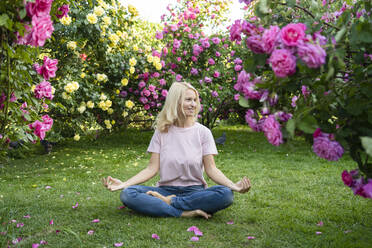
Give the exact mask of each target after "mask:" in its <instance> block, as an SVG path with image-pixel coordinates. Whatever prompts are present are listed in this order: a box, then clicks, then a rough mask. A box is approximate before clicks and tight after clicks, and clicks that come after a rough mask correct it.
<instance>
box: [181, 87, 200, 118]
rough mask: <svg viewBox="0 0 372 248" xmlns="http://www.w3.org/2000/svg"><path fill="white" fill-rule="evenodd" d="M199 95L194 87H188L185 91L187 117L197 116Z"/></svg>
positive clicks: (183, 106) (184, 108)
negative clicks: (197, 95)
mask: <svg viewBox="0 0 372 248" xmlns="http://www.w3.org/2000/svg"><path fill="white" fill-rule="evenodd" d="M196 100H197V97H196V94H195V92H194V91H193V90H192V89H187V90H186V92H185V99H184V100H183V103H182V108H183V111H184V113H185V115H186V117H194V116H195V110H196V105H197V102H196Z"/></svg>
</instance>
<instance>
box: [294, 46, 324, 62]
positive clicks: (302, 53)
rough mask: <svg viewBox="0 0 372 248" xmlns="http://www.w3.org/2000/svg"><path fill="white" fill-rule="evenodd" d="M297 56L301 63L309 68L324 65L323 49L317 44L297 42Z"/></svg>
mask: <svg viewBox="0 0 372 248" xmlns="http://www.w3.org/2000/svg"><path fill="white" fill-rule="evenodd" d="M297 54H298V56H299V57H300V58H301V60H302V61H304V62H305V64H306V65H307V66H308V67H310V68H318V67H320V66H321V65H323V64H324V63H325V58H326V56H327V54H326V52H325V51H324V49H323V48H322V47H321V46H320V45H318V44H311V43H309V42H299V44H298V46H297Z"/></svg>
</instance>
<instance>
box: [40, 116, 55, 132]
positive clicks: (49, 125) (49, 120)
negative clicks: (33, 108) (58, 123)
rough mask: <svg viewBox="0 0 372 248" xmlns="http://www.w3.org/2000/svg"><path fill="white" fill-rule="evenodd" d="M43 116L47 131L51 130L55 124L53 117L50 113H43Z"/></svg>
mask: <svg viewBox="0 0 372 248" xmlns="http://www.w3.org/2000/svg"><path fill="white" fill-rule="evenodd" d="M41 118H42V119H43V125H44V128H45V131H49V130H50V129H51V128H52V126H53V119H52V118H50V117H49V115H43V116H42V117H41Z"/></svg>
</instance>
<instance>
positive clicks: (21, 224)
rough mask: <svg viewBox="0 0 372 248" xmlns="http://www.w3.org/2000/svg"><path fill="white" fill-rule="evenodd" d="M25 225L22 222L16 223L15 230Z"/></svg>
mask: <svg viewBox="0 0 372 248" xmlns="http://www.w3.org/2000/svg"><path fill="white" fill-rule="evenodd" d="M24 225H25V224H23V223H22V222H20V223H17V228H21V227H23V226H24Z"/></svg>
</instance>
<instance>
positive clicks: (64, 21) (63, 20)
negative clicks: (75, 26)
mask: <svg viewBox="0 0 372 248" xmlns="http://www.w3.org/2000/svg"><path fill="white" fill-rule="evenodd" d="M71 21H72V19H71V17H70V16H64V17H62V18H61V19H60V22H61V23H62V24H63V25H65V26H68V25H70V24H71Z"/></svg>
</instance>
